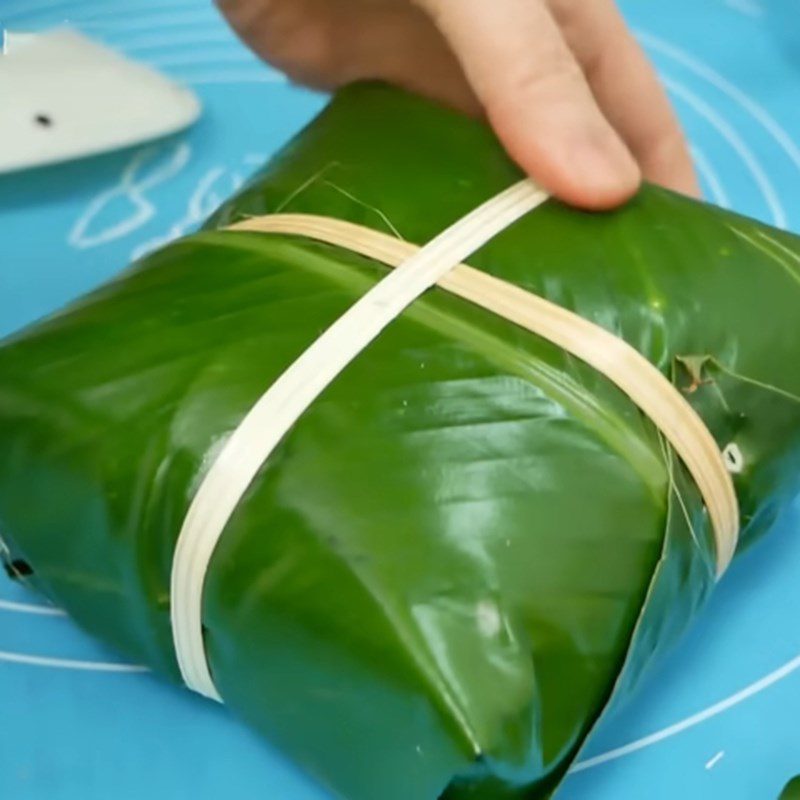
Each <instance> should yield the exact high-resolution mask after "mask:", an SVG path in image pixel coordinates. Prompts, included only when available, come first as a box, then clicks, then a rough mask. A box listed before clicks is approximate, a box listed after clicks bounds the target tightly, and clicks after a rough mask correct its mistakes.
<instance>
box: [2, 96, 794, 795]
mask: <svg viewBox="0 0 800 800" xmlns="http://www.w3.org/2000/svg"><path fill="white" fill-rule="evenodd" d="M522 178H523V176H522V175H521V174H520V172H519V171H518V169H517V168H516V167H515V166H514V165H513V164H512V163H511V162H510V161H509V160H508V158H507V157H506V155H505V154H504V153H503V150H502V148H501V147H500V145H499V144H498V143H497V142H496V141H495V139H494V138H493V136H492V134H491V133H490V131H489V130H488V129H487V128H486V127H484V125H483V124H482V123H480V122H478V121H473V120H468V119H466V118H462V117H461V116H459V115H458V114H455V113H453V112H450V111H447V110H444V109H441V108H439V107H437V106H434V105H432V104H429V103H428V102H426V101H424V100H421V99H418V98H415V97H412V96H409V95H406V94H404V93H402V92H400V91H396V90H392V89H389V88H386V87H383V86H380V85H363V86H355V87H351V88H349V89H347V90H344V91H343V92H341V93H340V94H339V95H337V96H336V97H334V99H333V100H332V102H331V104H330V105H329V107H328V108H327V109H326V110H325V111H324V112H323V113H322V115H321V116H320V117H319V118H318V119H317V120H315V121H314V122H313V123H312V124H311V125H310V126H309V127H308V128H307V129H306V130H305V131H303V132H301V133H300V134H299V135H298V136H297V137H296V138H295V139H294V140H293V141H292V142H291V143H290V144H289V145H288V146H287V147H286V148H285V149H284V150H283V151H282V152H280V153H279V154H278V155H277V156H276V157H275V158H273V159H272V160H271V162H270V163H269V164H268V165H267V166H266V167H265V168H264V169H263V170H262V171H261V172H260V173H259V174H258V175H256V177H255V178H254V179H253V180H252V181H251V182H250V184H249V185H248V186H246V187H245V188H244V189H243V190H242V191H241V193H240V194H239V195H238V196H236V197H234V198H233V199H232V200H230V201H229V202H227V203H226V204H225V205H224V206H223V207H222V208H221V209H220V210H219V211H218V212H217V213H216V214H215V215H214V216H213V218H212V219H211V220H210V221H209V222H208V223H207V224H206V226H205V227H204V229H203V230H201V231H200V232H198V233H196V234H194V235H191V236H188V237H186V238H184V239H182V240H179V241H176V242H174V243H172V244H169V245H167V246H166V247H164V248H163V249H161V250H160V251H157V252H155V253H153V254H151V255H149V256H148V257H146V258H144V259H143V260H141V261H140V262H138V263H137V264H135V265H133V266H132V267H131V268H130V269H128V270H127V271H126V272H124V273H122V274H121V275H120V276H119V277H118V278H117V279H115V280H114V281H112V282H111V283H109V284H107V285H105V286H103V287H101V288H100V289H98V290H97V291H95V292H93V293H92V294H90V295H88V296H87V297H85V298H83V299H82V300H80V301H78V302H77V303H74V304H73V305H71V306H70V307H68V308H66V309H64V310H63V311H61V312H59V313H58V314H56V315H54V316H52V317H51V318H49V319H46V320H44V321H42V322H41V323H38V324H36V325H34V326H33V327H31V328H29V329H27V330H25V331H23V332H21V333H19V334H17V335H15V336H13V337H11V338H10V339H8V340H6V341H5V342H4V343H2V345H0V535H1V536H2V541H3V547H2V552H3V558H4V560H5V562H6V568H7V569H8V571H9V572H10V573H11V574H14V575H16V576H18V577H19V579H20V580H24V581H26V582H28V583H30V584H31V585H32V586H33V587H35V588H36V589H37V590H39V591H41V592H42V593H44V594H45V595H46V596H47V597H49V598H51V599H52V600H53V601H54V602H56V603H58V604H59V605H60V606H62V607H63V608H65V609H66V610H67V611H68V612H69V613H70V614H71V615H72V616H73V617H74V618H75V620H77V622H78V623H80V624H81V625H82V626H83V627H84V628H85V629H87V630H88V631H90V632H92V633H93V634H95V635H97V636H98V637H100V638H102V639H104V640H105V641H107V642H109V643H110V644H112V645H113V646H115V647H116V648H118V649H119V650H120V651H122V652H123V653H125V654H126V655H127V656H128V657H129V658H131V659H136V660H138V661H140V662H141V663H144V664H146V665H148V666H149V667H151V668H152V669H153V670H154V671H155V672H158V673H160V674H161V675H163V676H165V677H166V678H167V679H170V680H172V681H174V682H175V683H176V684H186V685H188V686H189V687H190V688H192V689H195V690H197V691H198V692H201V693H202V694H205V695H207V696H209V697H212V698H215V699H218V700H222V701H223V702H224V703H225V704H226V705H227V706H228V707H229V708H230V709H232V710H233V712H235V713H236V714H238V715H240V716H241V717H242V718H243V719H245V720H246V721H247V722H248V723H249V724H250V725H252V726H253V727H254V728H255V729H256V730H258V731H259V732H260V733H261V734H263V736H264V737H265V738H266V739H268V740H269V741H270V742H272V743H273V744H274V745H276V746H277V747H279V748H280V749H281V750H282V751H283V752H285V753H286V754H287V755H288V756H289V757H290V758H292V759H293V760H295V761H296V762H297V763H298V764H300V765H301V766H302V767H303V768H304V769H305V770H307V771H308V772H309V773H310V774H311V775H313V776H315V777H316V779H317V780H319V781H320V782H321V783H322V784H323V785H325V786H326V787H328V789H329V790H330V792H331V793H332V795H333V796H337V797H341V798H347V800H376V798H380V800H435V798H439V797H443V798H446V799H447V800H467V799H468V798H469V799H470V800H505V798H509V799H510V798H527V799H528V800H534V799H535V798H546V797H550V796H551V795H552V794H553V793H554V792H555V791H556V790H557V787H558V785H559V783H560V781H561V780H562V779H563V777H564V775H565V774H566V772H567V770H568V769H569V767H570V764H571V763H572V762H573V761H574V760H575V758H576V757H577V755H578V752H579V751H580V749H581V747H582V746H583V744H584V742H585V741H586V739H587V737H588V736H589V735H590V734H591V732H592V730H593V729H594V728H595V727H596V725H597V724H598V723H599V722H600V720H601V718H602V717H603V715H604V714H605V713H606V712H607V711H608V709H609V708H610V707H613V706H616V705H618V704H620V703H623V702H624V701H625V700H626V698H628V697H629V696H630V695H631V693H632V692H633V691H634V690H635V689H636V688H637V687H638V686H639V685H640V684H641V682H642V681H643V680H644V679H645V678H646V676H647V673H648V670H649V668H650V667H651V666H652V665H653V664H654V663H656V662H657V661H658V659H659V658H660V657H661V656H662V655H663V653H664V651H665V650H667V649H668V648H669V647H671V646H672V645H673V644H674V643H675V642H676V640H677V639H678V637H679V636H680V635H681V633H682V632H683V631H684V630H685V629H686V627H687V625H688V624H689V623H690V622H691V620H692V619H693V618H694V617H696V616H697V614H698V613H699V612H700V611H701V609H702V607H703V605H704V603H705V601H706V600H707V598H708V597H709V595H710V593H711V592H713V590H714V587H715V585H716V584H717V582H718V581H719V580H721V579H722V580H724V577H723V575H724V572H725V569H726V568H727V566H728V565H729V563H730V561H731V559H732V558H733V557H734V555H735V552H740V551H741V550H742V548H744V547H747V546H748V545H749V544H750V543H752V542H753V541H755V540H756V539H757V538H758V537H760V536H762V535H764V534H766V533H768V532H769V529H770V527H771V525H772V523H773V521H774V519H775V518H776V517H777V516H778V515H779V514H780V512H781V510H782V509H783V508H784V507H785V506H786V505H787V504H788V503H790V502H791V501H792V499H793V498H794V497H795V496H796V494H797V492H798V491H799V490H800V238H798V237H796V236H793V235H791V234H789V233H786V232H783V231H779V230H774V229H772V228H769V227H767V226H765V225H763V224H761V223H758V222H755V221H752V220H749V219H745V218H742V217H739V216H736V215H734V214H731V213H728V212H726V211H723V210H720V209H718V208H714V207H712V206H709V205H705V204H702V203H699V202H697V201H694V200H691V199H687V198H683V197H680V196H677V195H675V194H672V193H670V192H667V191H665V190H662V189H659V188H656V187H653V186H645V187H643V188H642V190H641V192H640V193H639V195H638V196H637V197H636V198H635V199H634V200H633V201H632V202H631V203H629V204H628V205H627V206H625V207H624V208H622V209H620V210H618V211H614V212H608V213H595V214H591V213H585V212H580V211H577V210H574V209H570V208H567V207H566V206H564V205H562V204H560V203H558V202H557V201H555V200H552V199H548V198H546V197H545V196H544V194H543V193H542V192H540V191H538V190H536V189H535V187H533V186H532V184H530V183H527V182H524V181H522ZM476 209H477V211H476ZM443 232H444V233H443ZM464 262H466V263H464ZM437 270H438V271H437ZM121 713H124V709H121ZM265 791H267V792H268V789H266V788H265Z"/></svg>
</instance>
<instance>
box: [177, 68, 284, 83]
mask: <svg viewBox="0 0 800 800" xmlns="http://www.w3.org/2000/svg"><path fill="white" fill-rule="evenodd" d="M181 80H182V81H184V82H185V83H188V84H191V85H192V86H204V85H207V84H214V83H285V82H286V76H285V75H283V74H282V73H280V72H278V71H276V70H269V69H260V70H258V71H257V72H256V71H253V72H241V73H237V72H230V73H225V72H220V73H211V74H206V75H185V76H182V77H181Z"/></svg>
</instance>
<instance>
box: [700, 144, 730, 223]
mask: <svg viewBox="0 0 800 800" xmlns="http://www.w3.org/2000/svg"><path fill="white" fill-rule="evenodd" d="M691 150H692V158H693V159H694V165H695V167H696V168H697V171H698V172H699V173H700V175H701V176H702V177H703V178H705V181H706V183H707V184H708V188H709V189H711V194H712V196H713V200H714V202H715V203H716V204H717V205H718V206H722V208H730V207H731V201H730V197H729V196H728V193H727V192H726V191H725V187H724V186H723V185H722V181H721V180H720V177H719V175H718V174H717V171H716V170H715V169H714V167H713V166H712V165H711V161H710V159H709V158H708V156H707V155H706V154H705V152H704V151H703V150H701V149H700V148H699V147H697V146H695V145H692V148H691Z"/></svg>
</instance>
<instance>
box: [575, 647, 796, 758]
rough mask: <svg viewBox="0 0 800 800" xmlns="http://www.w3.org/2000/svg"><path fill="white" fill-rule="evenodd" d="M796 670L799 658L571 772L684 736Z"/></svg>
mask: <svg viewBox="0 0 800 800" xmlns="http://www.w3.org/2000/svg"><path fill="white" fill-rule="evenodd" d="M798 670H800V655H798V656H796V657H795V658H793V659H792V660H791V661H788V662H787V663H786V664H784V665H783V666H782V667H779V668H778V669H776V670H775V671H774V672H770V673H769V675H765V676H764V677H763V678H761V679H759V680H757V681H755V683H751V684H750V685H749V686H746V687H745V688H744V689H742V690H741V691H739V692H736V694H732V695H731V696H730V697H727V698H725V699H724V700H721V701H720V702H719V703H715V704H714V705H713V706H709V707H708V708H707V709H705V711H700V712H698V713H697V714H693V715H692V716H691V717H686V719H683V720H681V721H680V722H676V723H675V724H674V725H670V726H669V727H667V728H664V729H663V730H660V731H656V732H655V733H651V734H650V735H649V736H645V737H644V738H642V739H637V740H636V741H635V742H630V743H629V744H626V745H623V746H622V747H616V748H614V749H613V750H609V751H608V752H606V753H601V754H600V755H599V756H594V757H593V758H587V759H585V760H584V761H579V762H578V763H577V764H575V765H573V767H572V768H571V769H570V772H582V771H583V770H586V769H591V768H592V767H597V766H599V765H600V764H605V763H607V762H609V761H615V760H616V759H618V758H622V757H623V756H627V755H630V754H631V753H635V752H636V751H637V750H644V749H645V748H646V747H650V746H652V745H654V744H657V743H658V742H662V741H664V739H669V738H670V737H672V736H676V735H677V734H679V733H683V731H685V730H688V729H689V728H694V727H695V726H696V725H700V724H701V723H703V722H705V721H706V720H709V719H711V718H712V717H716V716H718V715H719V714H722V713H723V712H724V711H727V710H728V709H730V708H733V707H734V706H737V705H739V703H743V702H744V701H745V700H749V699H750V698H751V697H753V696H754V695H757V694H759V693H760V692H763V691H764V690H765V689H769V687H770V686H774V685H775V684H776V683H778V682H780V681H782V680H784V679H785V678H788V677H789V676H790V675H792V674H793V673H795V672H797V671H798Z"/></svg>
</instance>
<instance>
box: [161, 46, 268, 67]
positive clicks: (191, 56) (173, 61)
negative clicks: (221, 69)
mask: <svg viewBox="0 0 800 800" xmlns="http://www.w3.org/2000/svg"><path fill="white" fill-rule="evenodd" d="M147 63H148V64H151V65H152V66H154V67H158V68H159V69H161V68H170V67H183V66H200V65H202V66H205V67H209V68H214V67H217V66H222V65H224V64H239V65H240V66H241V65H247V64H252V65H253V66H254V67H262V68H264V69H269V67H266V66H265V65H264V64H263V62H261V61H259V60H258V58H257V57H256V56H254V55H253V54H252V53H249V52H247V51H238V50H231V51H230V52H223V53H214V54H212V55H210V56H209V55H208V54H206V53H197V52H193V53H183V54H177V55H172V56H164V57H163V58H161V57H155V58H149V59H147Z"/></svg>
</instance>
